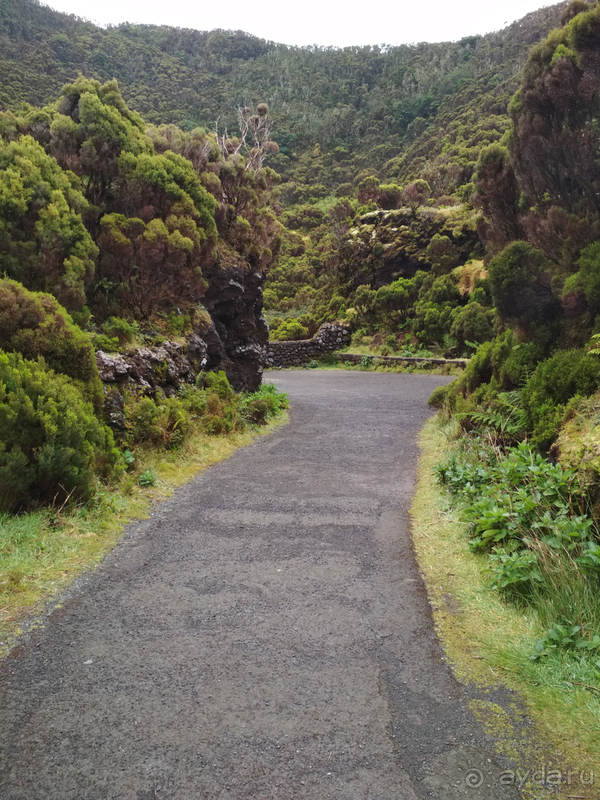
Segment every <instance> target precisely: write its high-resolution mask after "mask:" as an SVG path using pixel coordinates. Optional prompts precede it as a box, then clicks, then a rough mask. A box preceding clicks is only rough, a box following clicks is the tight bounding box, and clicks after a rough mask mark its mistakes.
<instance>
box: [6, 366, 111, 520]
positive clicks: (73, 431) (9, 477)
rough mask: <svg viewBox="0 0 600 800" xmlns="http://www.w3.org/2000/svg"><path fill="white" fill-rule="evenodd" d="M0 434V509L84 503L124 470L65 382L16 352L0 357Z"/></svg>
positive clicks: (78, 395) (93, 418)
mask: <svg viewBox="0 0 600 800" xmlns="http://www.w3.org/2000/svg"><path fill="white" fill-rule="evenodd" d="M0 431H2V439H1V441H0V511H12V510H14V509H15V508H27V507H30V506H32V505H35V504H36V503H51V502H57V503H59V504H60V503H62V502H64V501H65V500H67V498H69V497H72V498H73V499H74V500H83V501H85V500H88V499H89V498H90V497H91V496H92V494H93V492H94V489H95V487H96V478H97V477H101V478H103V479H110V478H114V477H117V476H118V475H119V474H120V473H122V472H123V469H124V465H123V462H122V459H121V457H120V455H119V453H118V451H117V449H116V448H115V446H114V441H113V437H112V433H111V432H110V431H109V430H108V428H106V426H105V425H103V424H102V423H101V422H99V421H98V419H97V418H96V416H95V415H94V412H93V408H92V406H91V405H90V404H89V403H87V402H86V401H85V400H84V398H83V397H82V395H81V392H80V391H79V389H78V387H77V386H76V385H75V384H74V383H73V381H71V380H69V378H67V377H66V376H64V375H59V374H57V373H55V372H53V371H52V370H50V369H48V368H47V367H46V365H45V364H44V362H43V361H42V360H39V361H27V360H25V359H24V358H23V357H22V356H21V355H20V354H19V353H3V352H2V351H0Z"/></svg>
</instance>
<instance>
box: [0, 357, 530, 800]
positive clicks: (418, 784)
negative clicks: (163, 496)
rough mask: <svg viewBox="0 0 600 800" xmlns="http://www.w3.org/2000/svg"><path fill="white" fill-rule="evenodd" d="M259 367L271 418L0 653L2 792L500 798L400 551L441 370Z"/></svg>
mask: <svg viewBox="0 0 600 800" xmlns="http://www.w3.org/2000/svg"><path fill="white" fill-rule="evenodd" d="M268 379H269V380H272V381H273V382H275V383H276V385H277V386H278V387H280V388H281V389H283V390H285V391H287V392H288V393H289V395H290V398H291V401H292V404H293V406H292V413H291V420H292V421H291V423H290V424H289V425H287V426H285V427H283V428H281V429H279V430H278V431H277V432H276V433H274V434H272V435H270V436H268V437H265V438H263V439H260V440H257V441H256V442H255V443H254V444H252V445H250V446H249V447H247V448H244V449H242V450H239V451H238V452H236V454H235V455H234V456H233V457H232V458H231V459H230V460H229V461H226V462H223V463H221V464H219V465H217V466H215V467H212V468H211V469H209V470H208V471H207V472H206V473H204V474H203V475H202V476H200V477H198V478H197V479H196V480H194V481H193V482H192V483H190V484H189V485H188V486H186V487H184V488H183V489H181V490H180V491H178V492H177V494H176V495H175V496H174V497H173V498H171V499H170V500H168V501H167V502H165V503H163V504H161V505H160V506H158V507H157V508H156V510H155V512H154V514H153V515H152V517H151V518H150V519H149V520H147V521H144V522H138V523H135V524H133V525H131V526H130V527H129V528H128V531H127V534H126V536H125V538H124V540H123V541H122V543H121V544H120V545H119V546H118V547H117V548H116V549H115V550H114V551H113V553H112V554H111V555H110V556H108V557H107V558H106V559H105V561H104V562H103V564H102V565H101V566H100V567H99V568H98V569H97V570H96V571H95V572H94V573H92V574H90V575H89V576H87V577H85V578H82V579H80V580H78V581H77V582H76V583H75V585H74V587H73V588H72V589H71V590H70V591H69V593H68V594H67V596H66V597H65V598H64V600H63V603H62V605H61V606H59V607H58V608H56V609H55V610H54V611H53V612H52V613H51V614H50V615H49V616H48V617H47V618H46V619H45V624H44V627H42V628H40V629H37V630H33V631H32V632H30V633H29V634H27V636H26V637H24V639H23V641H22V642H21V644H20V645H19V647H17V648H16V649H15V650H14V651H13V653H12V654H11V655H10V656H9V657H7V658H6V659H5V660H4V661H3V662H2V663H1V664H0V689H1V696H0V797H1V798H2V800H112V799H113V798H114V799H116V798H119V800H326V798H332V800H415V798H420V799H421V800H424V798H437V799H438V800H454V798H463V797H469V798H471V799H472V800H496V799H498V800H500V799H502V800H505V799H510V798H514V797H517V796H518V795H517V794H516V790H515V789H513V788H512V787H510V786H500V785H499V783H498V781H497V780H496V779H495V778H494V776H495V775H496V776H497V775H498V774H499V773H500V772H501V770H502V768H503V766H504V765H503V764H500V763H498V761H497V758H496V756H495V755H494V750H493V746H492V742H490V740H489V739H487V738H486V736H485V735H484V733H483V731H482V729H481V728H480V726H479V725H478V723H477V722H476V721H475V719H474V717H473V716H472V715H471V713H470V711H469V710H468V707H467V700H468V699H469V695H468V693H467V691H466V690H465V689H464V688H463V687H461V686H460V685H459V684H458V683H457V682H456V681H455V680H454V678H453V677H452V674H451V672H450V670H449V668H448V667H447V665H446V664H445V663H444V660H443V656H442V652H441V650H440V647H439V645H438V643H437V641H436V637H435V634H434V631H433V626H432V621H431V614H430V609H429V606H428V603H427V599H426V595H425V592H424V588H423V585H422V581H421V578H420V575H419V572H418V570H417V568H416V566H415V563H414V559H413V555H412V552H411V545H410V537H409V532H408V507H409V503H410V498H411V494H412V491H413V488H414V475H415V466H416V461H417V456H418V451H417V445H416V435H417V432H418V430H419V428H420V427H421V426H422V424H423V422H424V421H425V419H426V418H427V417H428V415H429V413H430V412H429V410H428V408H427V397H428V396H429V394H430V392H431V391H432V390H433V389H434V388H435V387H436V386H438V385H440V384H442V383H443V382H445V381H446V380H447V379H445V378H441V377H435V376H428V375H392V374H380V373H369V372H364V373H361V372H341V371H331V372H326V371H297V372H279V373H271V374H270V376H269V378H268ZM469 770H470V771H469ZM480 781H483V785H481V786H480V785H479V783H480Z"/></svg>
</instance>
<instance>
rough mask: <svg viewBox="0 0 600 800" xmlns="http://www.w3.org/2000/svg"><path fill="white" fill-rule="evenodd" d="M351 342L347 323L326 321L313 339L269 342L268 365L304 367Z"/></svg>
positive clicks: (266, 363) (266, 361)
mask: <svg viewBox="0 0 600 800" xmlns="http://www.w3.org/2000/svg"><path fill="white" fill-rule="evenodd" d="M349 343H350V330H349V328H347V327H346V326H345V325H337V324H336V323H333V322H326V323H324V324H323V325H321V327H320V328H319V330H318V332H317V333H316V335H315V336H313V338H312V339H301V340H298V341H294V342H269V343H268V345H267V354H266V359H265V365H266V366H267V367H275V368H276V367H302V366H304V365H305V364H308V362H309V361H312V359H313V358H318V357H319V356H322V355H325V354H326V353H333V352H334V351H335V350H339V349H340V347H345V346H346V345H347V344H349Z"/></svg>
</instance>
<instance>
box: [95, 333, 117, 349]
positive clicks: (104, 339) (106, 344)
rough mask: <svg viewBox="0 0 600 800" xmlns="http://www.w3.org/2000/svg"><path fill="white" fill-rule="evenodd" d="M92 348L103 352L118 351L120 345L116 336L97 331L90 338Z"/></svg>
mask: <svg viewBox="0 0 600 800" xmlns="http://www.w3.org/2000/svg"><path fill="white" fill-rule="evenodd" d="M92 344H93V346H94V350H103V351H104V352H105V353H118V352H119V351H120V350H121V345H120V343H119V340H118V339H117V337H116V336H107V335H106V334H104V333H99V334H97V335H96V336H94V337H93V339H92Z"/></svg>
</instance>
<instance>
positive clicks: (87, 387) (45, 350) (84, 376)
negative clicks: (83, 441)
mask: <svg viewBox="0 0 600 800" xmlns="http://www.w3.org/2000/svg"><path fill="white" fill-rule="evenodd" d="M0 349H2V350H5V351H7V352H18V353H21V354H22V355H23V357H24V358H26V359H37V358H38V356H43V358H44V360H45V361H46V363H47V364H48V366H49V367H50V368H52V369H53V370H55V371H56V372H61V373H64V374H65V375H68V376H69V377H71V378H73V379H75V380H76V381H77V382H78V385H79V387H80V389H81V391H82V392H83V394H84V396H85V397H86V399H88V400H89V401H90V402H92V403H93V404H94V407H95V408H96V411H98V412H99V411H100V410H101V408H102V398H103V394H102V384H101V382H100V377H99V375H98V368H97V366H96V358H95V355H94V350H93V348H92V345H91V342H90V340H89V339H88V337H87V336H86V335H85V334H84V333H83V331H82V330H81V329H80V328H78V327H77V326H76V325H75V324H74V323H73V322H72V320H71V318H70V317H69V315H68V314H67V313H66V311H65V310H64V309H63V308H62V307H61V306H60V305H59V304H58V303H57V301H56V300H55V299H54V298H53V297H51V296H50V295H48V294H42V293H36V292H30V291H28V290H27V289H25V288H24V287H23V286H21V284H20V283H17V282H16V281H11V280H6V279H5V280H0Z"/></svg>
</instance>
